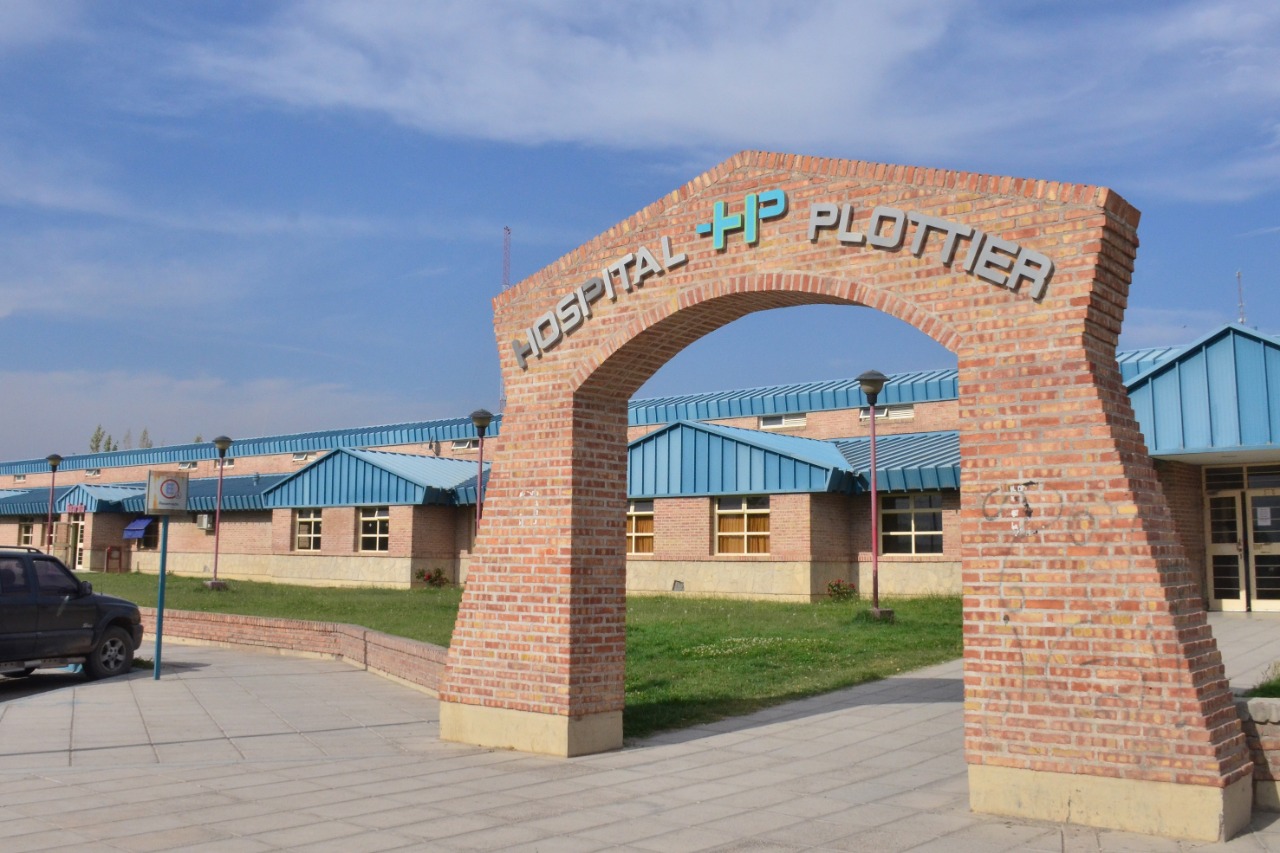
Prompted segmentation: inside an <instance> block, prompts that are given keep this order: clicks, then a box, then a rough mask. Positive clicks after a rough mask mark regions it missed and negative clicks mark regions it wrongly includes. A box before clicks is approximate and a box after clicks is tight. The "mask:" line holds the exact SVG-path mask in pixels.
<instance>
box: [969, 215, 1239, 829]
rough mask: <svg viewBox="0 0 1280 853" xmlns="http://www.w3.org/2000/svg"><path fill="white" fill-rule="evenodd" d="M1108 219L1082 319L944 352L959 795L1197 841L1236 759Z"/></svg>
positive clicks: (1128, 239) (1220, 824)
mask: <svg viewBox="0 0 1280 853" xmlns="http://www.w3.org/2000/svg"><path fill="white" fill-rule="evenodd" d="M1125 212H1126V211H1125V210H1124V208H1123V207H1122V208H1121V209H1120V210H1119V211H1115V212H1113V215H1111V216H1107V217H1099V221H1098V223H1097V224H1098V225H1099V226H1100V227H1101V228H1102V229H1103V235H1102V240H1101V242H1100V243H1098V244H1093V246H1094V247H1097V248H1100V249H1101V251H1100V253H1099V254H1100V255H1101V262H1099V263H1097V264H1096V266H1095V267H1094V269H1093V270H1092V271H1089V273H1088V274H1087V275H1085V276H1083V277H1082V281H1081V286H1080V290H1081V291H1082V293H1081V295H1080V296H1079V297H1076V298H1075V299H1073V300H1072V301H1073V302H1075V303H1076V307H1077V308H1083V309H1084V311H1083V312H1082V316H1083V318H1084V322H1083V323H1082V324H1081V323H1076V322H1072V321H1071V320H1069V319H1068V318H1065V317H1064V318H1062V319H1060V320H1058V319H1056V318H1053V317H1052V316H1048V317H1045V318H1042V320H1041V322H1040V323H1038V324H1035V325H1032V324H1030V323H1026V322H1023V323H1019V324H1017V325H1015V326H1009V325H1006V324H1004V323H1002V322H1001V321H998V320H995V319H992V320H990V321H987V322H986V323H981V322H980V323H978V324H977V328H975V330H974V332H973V333H972V334H970V335H969V336H968V337H967V338H966V346H965V347H964V348H963V349H962V350H961V352H960V353H959V362H960V388H961V400H960V416H961V422H962V428H961V456H962V471H963V476H962V507H963V524H964V531H965V533H964V536H965V547H964V588H965V603H964V605H965V606H964V609H965V628H964V630H965V747H966V754H967V757H968V760H969V762H970V774H969V782H970V795H971V800H972V803H973V807H974V809H975V810H976V811H989V812H996V813H1004V814H1012V815H1018V816H1023V817H1035V818H1040V819H1044V820H1055V821H1075V822H1082V823H1088V824H1092V825H1099V826H1111V827H1115V828H1120V829H1126V830H1131V831H1138V832H1146V833H1152V834H1161V835H1172V836H1177V837H1189V838H1201V839H1208V840H1216V839H1219V838H1222V837H1230V835H1232V834H1233V833H1235V832H1237V831H1239V829H1241V828H1243V826H1244V825H1246V824H1247V823H1248V819H1249V802H1250V799H1251V796H1252V791H1251V789H1250V782H1249V776H1250V773H1251V764H1250V759H1249V756H1248V754H1247V751H1246V749H1245V747H1244V737H1243V733H1242V731H1241V728H1240V723H1239V720H1238V719H1237V715H1236V713H1235V709H1234V707H1233V701H1232V694H1231V691H1230V689H1229V686H1228V684H1227V681H1226V679H1225V677H1224V674H1223V668H1222V663H1221V657H1220V655H1219V654H1218V651H1217V649H1216V645H1215V644H1214V642H1213V639H1212V635H1211V633H1210V630H1209V627H1208V623H1207V621H1206V616H1205V613H1204V611H1203V609H1202V606H1201V603H1200V597H1199V594H1198V587H1197V575H1196V573H1195V572H1193V571H1192V568H1191V566H1190V564H1189V563H1188V561H1187V559H1186V556H1185V554H1184V553H1183V550H1182V547H1181V544H1180V542H1179V541H1178V539H1177V537H1176V535H1175V531H1174V526H1173V520H1172V517H1171V515H1170V512H1169V510H1168V507H1167V506H1166V504H1165V502H1164V497H1163V492H1162V490H1161V488H1160V485H1159V482H1158V481H1157V479H1156V473H1155V468H1154V466H1153V464H1152V462H1151V459H1150V457H1149V456H1148V455H1147V453H1146V450H1145V447H1144V445H1143V441H1142V436H1141V433H1139V431H1138V429H1137V424H1136V422H1135V420H1134V417H1133V412H1132V408H1131V406H1130V405H1129V401H1128V396H1127V394H1126V393H1125V390H1124V386H1123V383H1122V381H1121V378H1120V371H1119V368H1118V366H1117V364H1116V359H1115V347H1116V339H1117V337H1118V335H1119V326H1120V317H1121V315H1122V312H1123V305H1124V298H1125V293H1126V289H1127V282H1128V275H1127V270H1128V269H1129V265H1130V264H1131V262H1132V258H1133V255H1134V252H1135V250H1136V238H1135V237H1134V235H1133V230H1132V227H1131V226H1132V225H1134V224H1136V213H1135V214H1133V216H1132V220H1131V221H1126V218H1125V216H1124V215H1123V214H1124V213H1125ZM984 326H985V327H986V328H983V327H984Z"/></svg>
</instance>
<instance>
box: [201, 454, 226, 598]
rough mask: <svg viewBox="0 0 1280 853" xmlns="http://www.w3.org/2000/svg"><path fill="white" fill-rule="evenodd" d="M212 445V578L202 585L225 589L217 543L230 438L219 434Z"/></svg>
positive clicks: (220, 531)
mask: <svg viewBox="0 0 1280 853" xmlns="http://www.w3.org/2000/svg"><path fill="white" fill-rule="evenodd" d="M213 446H214V447H216V448H218V497H217V502H216V503H215V504H214V505H213V580H210V581H205V584H204V585H205V586H207V587H209V589H226V588H227V585H226V584H225V583H223V582H222V581H220V580H218V544H219V539H220V538H221V537H222V471H223V469H224V468H226V467H227V466H226V462H227V448H229V447H230V446H231V439H229V438H227V437H226V436H225V435H220V436H218V437H217V438H215V439H214V440H213Z"/></svg>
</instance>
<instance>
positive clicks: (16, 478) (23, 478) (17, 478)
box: [13, 474, 27, 483]
mask: <svg viewBox="0 0 1280 853" xmlns="http://www.w3.org/2000/svg"><path fill="white" fill-rule="evenodd" d="M13 482H15V483H25V482H27V475H26V474H14V475H13Z"/></svg>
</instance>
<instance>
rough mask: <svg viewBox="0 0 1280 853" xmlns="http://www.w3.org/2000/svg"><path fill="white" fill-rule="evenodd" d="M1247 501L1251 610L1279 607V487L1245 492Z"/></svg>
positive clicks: (1277, 608) (1275, 608) (1276, 608)
mask: <svg viewBox="0 0 1280 853" xmlns="http://www.w3.org/2000/svg"><path fill="white" fill-rule="evenodd" d="M1245 500H1247V501H1248V503H1249V530H1250V535H1249V563H1250V566H1249V569H1250V571H1249V593H1250V598H1252V599H1253V601H1252V604H1253V609H1254V610H1280V489H1255V490H1250V491H1248V492H1245Z"/></svg>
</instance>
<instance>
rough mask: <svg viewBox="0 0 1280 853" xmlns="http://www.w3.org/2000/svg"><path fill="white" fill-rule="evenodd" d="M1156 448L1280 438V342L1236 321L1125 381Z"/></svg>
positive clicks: (1170, 451) (1221, 446) (1194, 448)
mask: <svg viewBox="0 0 1280 853" xmlns="http://www.w3.org/2000/svg"><path fill="white" fill-rule="evenodd" d="M1127 387H1128V389H1129V399H1130V401H1131V402H1132V403H1133V410H1134V414H1135V415H1136V416H1137V419H1138V425H1139V428H1140V429H1141V430H1142V434H1143V436H1144V438H1145V439H1146V443H1147V450H1148V452H1149V453H1151V455H1153V456H1176V455H1180V454H1194V453H1210V452H1215V451H1219V452H1220V451H1249V450H1272V449H1275V447H1276V445H1277V444H1280V342H1278V341H1277V340H1276V339H1274V338H1271V337H1269V336H1267V335H1263V334H1260V333H1258V332H1256V331H1254V330H1252V329H1247V328H1245V327H1244V326H1240V325H1237V324H1235V323H1231V324H1228V325H1226V326H1223V327H1222V328H1221V329H1218V330H1217V331H1215V332H1212V333H1211V334H1209V335H1206V336H1205V337H1203V338H1201V339H1200V340H1198V341H1196V342H1195V343H1193V344H1191V345H1190V346H1187V347H1184V348H1182V349H1181V350H1179V351H1178V353H1177V354H1176V355H1174V356H1173V357H1172V358H1169V359H1167V360H1165V361H1163V362H1161V363H1160V364H1157V365H1154V366H1152V367H1150V368H1148V369H1147V370H1145V371H1143V372H1142V373H1139V374H1138V375H1136V376H1135V377H1134V378H1133V379H1131V380H1130V381H1129V382H1128V383H1127Z"/></svg>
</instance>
